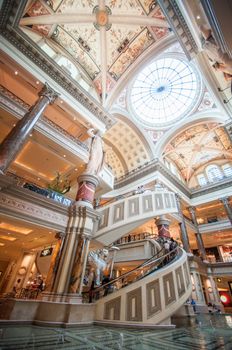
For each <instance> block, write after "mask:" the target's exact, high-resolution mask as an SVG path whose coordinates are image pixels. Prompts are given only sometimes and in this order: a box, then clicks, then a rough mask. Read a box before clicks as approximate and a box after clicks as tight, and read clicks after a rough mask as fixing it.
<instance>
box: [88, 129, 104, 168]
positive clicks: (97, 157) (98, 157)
mask: <svg viewBox="0 0 232 350" xmlns="http://www.w3.org/2000/svg"><path fill="white" fill-rule="evenodd" d="M87 133H88V135H89V136H90V137H91V141H90V145H89V149H90V156H89V162H88V164H87V166H86V169H85V173H86V174H90V175H98V173H99V172H100V171H101V169H102V166H103V163H104V151H103V140H102V137H101V135H100V133H99V132H97V133H96V134H95V133H94V129H89V130H88V132H87Z"/></svg>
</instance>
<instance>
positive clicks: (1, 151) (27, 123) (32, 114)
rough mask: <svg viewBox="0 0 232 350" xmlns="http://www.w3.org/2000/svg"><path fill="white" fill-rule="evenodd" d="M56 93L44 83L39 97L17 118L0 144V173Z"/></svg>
mask: <svg viewBox="0 0 232 350" xmlns="http://www.w3.org/2000/svg"><path fill="white" fill-rule="evenodd" d="M57 96H58V94H57V93H56V92H55V91H54V90H53V89H52V88H51V87H50V86H49V85H48V84H46V85H44V87H43V89H42V90H41V91H40V93H39V99H38V100H37V101H36V103H35V104H34V105H33V106H32V107H31V108H30V109H29V111H28V112H27V113H26V114H25V115H24V117H23V118H22V119H21V120H19V121H18V122H17V124H16V126H15V127H14V128H13V129H12V130H11V131H10V132H9V134H8V135H7V136H6V137H5V139H4V140H3V141H2V143H1V145H0V173H1V174H3V173H4V172H5V171H6V170H7V169H8V167H9V166H10V164H11V163H12V162H13V161H14V159H15V158H16V157H17V155H18V154H19V152H20V151H21V150H22V148H23V146H24V145H25V143H26V141H27V139H28V138H29V135H30V133H31V131H32V129H33V127H34V125H35V124H36V122H37V121H38V119H39V117H40V116H41V114H42V113H43V112H44V110H45V108H46V107H47V105H48V104H51V103H53V102H54V100H55V99H56V98H57Z"/></svg>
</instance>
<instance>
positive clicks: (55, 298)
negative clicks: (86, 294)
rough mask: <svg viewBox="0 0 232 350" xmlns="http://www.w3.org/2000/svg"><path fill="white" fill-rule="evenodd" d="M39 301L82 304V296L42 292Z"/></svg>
mask: <svg viewBox="0 0 232 350" xmlns="http://www.w3.org/2000/svg"><path fill="white" fill-rule="evenodd" d="M41 300H43V301H52V302H54V303H68V304H82V296H81V295H78V294H71V293H67V294H63V293H50V292H48V293H46V292H43V293H42V295H41Z"/></svg>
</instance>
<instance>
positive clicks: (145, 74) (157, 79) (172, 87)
mask: <svg viewBox="0 0 232 350" xmlns="http://www.w3.org/2000/svg"><path fill="white" fill-rule="evenodd" d="M198 82H199V79H198V76H197V73H196V72H195V71H194V70H193V67H192V66H190V65H189V64H188V62H187V61H185V60H184V59H183V60H180V59H176V58H175V59H174V58H172V57H166V58H161V59H159V60H157V61H154V62H153V63H151V64H150V65H149V66H147V67H146V68H145V69H144V70H143V71H142V72H141V73H140V74H139V75H138V77H137V79H136V80H135V82H134V85H133V87H132V89H131V103H132V108H133V110H134V113H135V114H136V116H137V118H138V119H139V120H140V121H141V122H143V123H145V124H146V125H151V126H155V125H157V124H158V125H160V124H165V123H168V122H170V121H172V120H174V119H178V118H180V117H182V116H186V114H187V113H188V112H189V111H190V109H191V108H192V106H193V101H195V99H196V97H197V96H198V95H199V93H200V88H199V86H198Z"/></svg>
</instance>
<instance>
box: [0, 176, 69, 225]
mask: <svg viewBox="0 0 232 350" xmlns="http://www.w3.org/2000/svg"><path fill="white" fill-rule="evenodd" d="M0 189H1V192H0V208H1V212H2V213H6V214H7V215H12V216H14V217H19V218H21V219H26V220H27V221H28V220H30V221H32V222H34V223H41V221H43V222H44V223H46V225H47V226H48V227H51V228H52V227H53V228H55V229H56V230H60V231H64V229H65V228H66V226H67V222H68V207H66V206H64V205H62V204H60V203H58V202H54V201H53V200H51V199H48V198H46V197H43V196H41V195H39V194H37V193H35V192H32V191H29V190H27V189H25V188H23V187H19V186H17V180H15V179H13V178H10V177H7V176H5V175H0ZM25 198H26V200H25Z"/></svg>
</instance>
